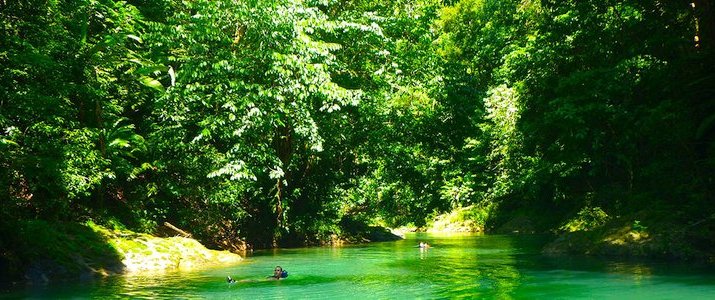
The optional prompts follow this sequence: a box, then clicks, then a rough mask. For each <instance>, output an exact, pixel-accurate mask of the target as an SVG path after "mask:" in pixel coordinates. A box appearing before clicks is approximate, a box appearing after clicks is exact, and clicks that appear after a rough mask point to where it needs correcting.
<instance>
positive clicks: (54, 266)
mask: <svg viewBox="0 0 715 300" xmlns="http://www.w3.org/2000/svg"><path fill="white" fill-rule="evenodd" d="M0 230H1V231H2V239H3V241H2V242H1V243H0V244H1V245H0V246H2V249H0V250H2V252H1V253H0V268H2V269H0V273H2V278H1V279H2V283H0V288H2V291H3V292H8V293H9V292H10V290H16V289H17V288H19V287H22V286H25V287H26V289H27V290H28V291H31V292H32V293H39V296H42V293H43V291H46V290H49V289H51V288H52V287H53V286H61V285H62V284H64V283H65V282H77V281H79V282H83V281H92V280H95V279H97V278H101V277H102V276H104V275H106V274H112V273H120V272H121V271H122V270H123V268H124V265H123V264H122V262H121V257H120V255H119V253H118V252H117V251H116V249H115V248H114V247H113V246H111V244H110V243H109V241H108V240H107V238H106V237H104V236H103V235H101V234H100V233H98V232H95V231H94V230H93V229H92V228H90V227H88V226H85V225H81V224H76V223H48V222H44V221H38V220H33V221H23V222H13V223H9V222H5V223H4V224H3V228H2V229H0Z"/></svg>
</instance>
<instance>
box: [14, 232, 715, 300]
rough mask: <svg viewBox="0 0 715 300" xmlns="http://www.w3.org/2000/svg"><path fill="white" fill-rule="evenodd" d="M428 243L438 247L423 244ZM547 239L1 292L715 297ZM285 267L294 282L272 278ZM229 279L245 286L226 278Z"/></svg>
mask: <svg viewBox="0 0 715 300" xmlns="http://www.w3.org/2000/svg"><path fill="white" fill-rule="evenodd" d="M420 241H424V242H427V243H429V244H430V245H431V246H432V247H431V248H429V249H420V248H418V247H417V245H418V244H419V242H420ZM544 241H545V239H544V238H543V237H539V236H528V235H515V236H509V235H473V234H472V235H465V234H455V235H431V234H423V233H417V234H408V235H407V236H406V238H405V239H404V240H400V241H396V242H382V243H371V244H365V245H351V246H345V247H314V248H300V249H277V250H266V251H257V252H256V253H254V254H253V255H251V256H249V257H247V258H246V260H245V261H244V262H242V263H240V264H238V265H234V266H227V267H222V268H215V269H209V270H202V271H193V272H181V273H179V272H177V273H168V274H166V273H163V274H141V275H127V276H112V277H109V278H106V279H103V280H96V281H86V282H72V283H68V284H61V285H58V284H52V285H47V286H26V287H22V288H18V289H15V290H14V291H12V292H11V293H9V294H5V295H0V298H73V299H80V298H101V299H111V298H122V299H124V298H132V299H142V298H146V299H156V298H172V299H177V298H178V299H329V298H332V299H445V298H450V299H453V298H463V299H475V298H479V299H648V300H652V299H715V268H714V267H713V266H703V265H696V264H685V263H672V262H654V261H632V260H630V261H629V260H613V259H601V258H592V257H546V256H543V255H541V254H540V251H539V250H540V248H541V246H543V244H544ZM276 265H280V266H282V267H283V268H284V269H285V270H287V271H288V272H289V273H288V274H289V275H288V278H286V279H284V280H280V281H269V280H265V277H266V276H268V275H270V274H271V273H272V271H273V268H274V267H275V266H276ZM229 275H230V276H232V277H233V278H235V279H237V280H239V282H238V283H234V284H229V283H227V282H226V280H225V279H226V276H229ZM240 281H243V282H240Z"/></svg>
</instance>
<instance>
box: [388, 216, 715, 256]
mask: <svg viewBox="0 0 715 300" xmlns="http://www.w3.org/2000/svg"><path fill="white" fill-rule="evenodd" d="M493 213H494V210H492V209H491V207H480V206H469V207H464V208H458V209H456V210H454V211H452V212H449V213H445V214H441V215H438V216H435V217H434V218H433V219H432V220H430V221H428V222H427V225H426V226H425V227H420V228H417V227H413V228H406V227H405V228H399V229H396V230H395V232H396V234H399V235H404V232H409V231H412V232H414V231H419V232H433V233H436V232H485V233H497V234H533V233H543V234H553V235H554V236H555V238H554V240H552V241H551V242H549V243H547V244H546V245H545V246H544V248H543V250H542V252H543V253H544V254H546V255H549V256H558V255H591V256H607V257H622V258H653V259H661V260H680V261H701V262H708V263H715V250H714V249H715V239H713V237H715V235H714V234H713V233H715V226H714V225H713V223H714V220H715V216H711V217H709V218H706V219H702V220H695V221H692V222H689V223H688V222H683V221H679V220H677V219H675V218H673V217H672V216H669V215H668V214H667V212H659V211H641V212H639V213H636V214H633V215H630V216H622V217H617V218H610V217H609V216H608V215H606V214H605V213H603V211H601V210H600V209H587V210H583V211H582V212H581V213H579V214H578V215H577V216H575V217H573V218H571V219H568V220H566V221H563V220H562V221H560V222H552V223H549V222H544V221H543V219H544V217H543V216H540V215H531V214H526V213H523V212H512V216H511V218H504V217H502V218H499V220H495V218H493V216H492V214H493ZM539 217H541V220H540V219H539ZM550 218H551V219H557V217H556V216H552V217H550ZM552 221H553V220H552ZM558 224H562V225H560V226H559V225H558ZM555 227H556V228H555Z"/></svg>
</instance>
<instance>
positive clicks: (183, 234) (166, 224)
mask: <svg viewBox="0 0 715 300" xmlns="http://www.w3.org/2000/svg"><path fill="white" fill-rule="evenodd" d="M164 226H166V227H169V229H171V230H174V231H176V232H178V233H179V234H180V235H181V236H183V237H185V238H190V237H191V233H188V232H186V231H183V230H181V229H179V228H177V227H176V226H174V225H171V223H169V222H164Z"/></svg>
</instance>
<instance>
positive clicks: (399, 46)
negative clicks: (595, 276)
mask: <svg viewBox="0 0 715 300" xmlns="http://www.w3.org/2000/svg"><path fill="white" fill-rule="evenodd" d="M0 19H2V25H1V26H2V35H1V36H0V65H1V66H2V68H1V69H0V153H2V155H0V187H1V188H0V209H1V212H0V218H2V219H4V220H12V219H20V220H22V219H43V220H53V221H77V220H83V219H86V218H92V219H95V220H97V221H98V222H104V223H106V224H122V226H126V227H128V228H131V229H134V230H137V231H143V232H155V231H156V230H157V229H158V227H159V225H160V224H163V223H164V222H170V223H172V224H176V225H177V226H179V227H181V228H190V229H191V231H192V232H194V233H195V234H196V236H197V237H199V238H200V239H201V240H202V241H204V242H206V243H208V244H209V245H212V246H215V247H223V248H230V247H231V245H233V244H234V243H235V242H236V241H238V240H247V241H249V242H250V243H253V244H255V245H257V246H263V247H270V246H277V245H296V244H306V243H308V244H309V243H317V242H320V241H324V240H326V239H329V238H330V236H331V235H335V234H338V235H339V234H341V233H343V232H346V231H349V230H351V229H354V227H356V226H362V225H382V226H389V227H397V226H405V225H414V226H424V225H425V224H426V223H428V222H429V221H430V219H431V218H433V217H434V216H435V215H438V214H441V213H445V212H449V211H452V210H455V209H458V208H462V207H467V206H477V207H481V208H483V209H485V210H488V211H490V215H489V217H488V218H486V219H484V220H482V222H485V223H484V225H485V226H486V227H488V228H493V229H496V228H499V227H500V226H501V225H503V224H505V223H507V222H508V221H509V220H510V219H513V218H515V217H525V218H529V219H530V220H532V223H533V224H532V225H533V228H534V230H536V231H549V230H551V231H560V230H561V231H563V230H579V229H584V228H581V227H578V226H576V227H574V226H572V225H573V224H575V223H574V221H573V220H575V219H578V218H584V216H590V217H592V218H596V219H598V220H601V221H603V222H616V221H618V220H621V221H623V220H626V221H631V220H655V219H659V220H663V222H665V223H668V224H684V225H683V226H687V224H693V223H695V222H700V223H698V224H700V226H702V230H701V231H700V232H701V233H702V236H708V234H709V233H712V232H713V231H714V230H715V222H713V221H712V220H713V219H715V206H713V205H711V204H712V201H713V198H712V197H713V196H712V195H713V194H715V193H714V192H715V191H713V186H714V185H713V176H714V175H715V174H714V170H715V158H714V157H715V143H713V141H714V140H715V139H713V137H714V136H713V134H714V133H715V107H714V105H715V104H714V103H715V101H713V100H714V97H715V92H714V90H713V86H715V76H714V74H713V72H712V66H713V63H714V61H713V47H714V46H715V43H714V42H715V20H713V13H712V4H711V1H703V0H698V1H692V2H690V3H688V2H678V1H645V2H644V1H591V0H589V1H545V0H518V1H517V0H508V1H504V0H461V1H428V0H417V1H392V2H389V1H388V2H385V1H368V0H355V1H348V0H311V1H307V0H306V1H303V0H272V1H257V0H251V1H234V0H192V1H188V0H184V1H170V0H155V1H144V0H128V1H108V0H78V1H63V0H54V1H48V0H17V1H1V2H0ZM544 211H549V212H551V213H550V214H548V215H544ZM3 222H9V221H3ZM2 225H3V226H7V224H2ZM646 225H649V226H654V227H657V226H658V225H657V224H646ZM709 236H710V239H708V238H703V239H702V243H704V245H713V243H714V241H713V240H712V236H713V235H711V234H710V235H709Z"/></svg>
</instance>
